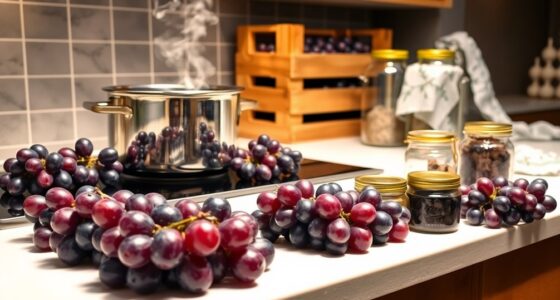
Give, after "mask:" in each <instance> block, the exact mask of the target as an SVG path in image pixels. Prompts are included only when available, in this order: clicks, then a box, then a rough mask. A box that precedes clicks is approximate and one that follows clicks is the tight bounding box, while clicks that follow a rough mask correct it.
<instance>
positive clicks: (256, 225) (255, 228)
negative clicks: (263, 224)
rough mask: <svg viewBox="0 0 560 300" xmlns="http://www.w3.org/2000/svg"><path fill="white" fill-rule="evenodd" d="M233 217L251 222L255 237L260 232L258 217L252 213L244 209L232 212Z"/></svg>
mask: <svg viewBox="0 0 560 300" xmlns="http://www.w3.org/2000/svg"><path fill="white" fill-rule="evenodd" d="M231 218H238V219H241V220H243V221H245V223H247V224H249V226H251V229H252V231H251V232H252V234H253V238H254V237H256V236H257V234H258V233H259V223H258V221H257V219H256V218H255V217H253V216H252V215H250V214H248V213H246V212H244V211H235V212H232V213H231Z"/></svg>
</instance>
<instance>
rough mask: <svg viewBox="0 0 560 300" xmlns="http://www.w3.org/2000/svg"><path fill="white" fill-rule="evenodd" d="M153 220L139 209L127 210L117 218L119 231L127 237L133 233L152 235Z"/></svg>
mask: <svg viewBox="0 0 560 300" xmlns="http://www.w3.org/2000/svg"><path fill="white" fill-rule="evenodd" d="M155 225H156V224H155V223H154V220H152V218H151V217H150V216H148V215H147V214H146V213H144V212H141V211H128V212H126V213H125V214H124V215H123V216H122V217H121V218H120V220H119V232H120V233H121V235H122V236H124V237H127V236H131V235H134V234H144V235H149V236H151V235H152V230H153V229H154V227H155Z"/></svg>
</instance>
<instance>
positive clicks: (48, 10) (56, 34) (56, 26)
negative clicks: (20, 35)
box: [23, 5, 68, 39]
mask: <svg viewBox="0 0 560 300" xmlns="http://www.w3.org/2000/svg"><path fill="white" fill-rule="evenodd" d="M23 14H24V17H25V37H26V38H28V39H29V38H36V39H67V38H68V24H67V16H66V8H64V7H52V6H39V5H24V6H23Z"/></svg>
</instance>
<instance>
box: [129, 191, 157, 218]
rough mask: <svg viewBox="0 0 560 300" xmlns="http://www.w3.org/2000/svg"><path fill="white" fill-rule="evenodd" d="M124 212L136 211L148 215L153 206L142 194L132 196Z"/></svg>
mask: <svg viewBox="0 0 560 300" xmlns="http://www.w3.org/2000/svg"><path fill="white" fill-rule="evenodd" d="M125 209H126V210H138V211H142V212H145V213H147V214H150V213H151V212H152V209H154V205H153V204H152V203H151V202H150V201H149V200H148V199H147V198H146V196H144V195H143V194H134V195H132V196H131V197H130V198H128V200H127V201H126V204H125Z"/></svg>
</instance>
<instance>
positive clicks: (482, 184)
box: [476, 177, 494, 197]
mask: <svg viewBox="0 0 560 300" xmlns="http://www.w3.org/2000/svg"><path fill="white" fill-rule="evenodd" d="M476 189H477V190H478V191H480V192H481V193H483V194H484V195H485V196H486V197H490V196H491V195H492V194H493V193H494V183H493V182H492V180H490V179H488V178H486V177H481V178H479V179H478V180H477V181H476Z"/></svg>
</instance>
